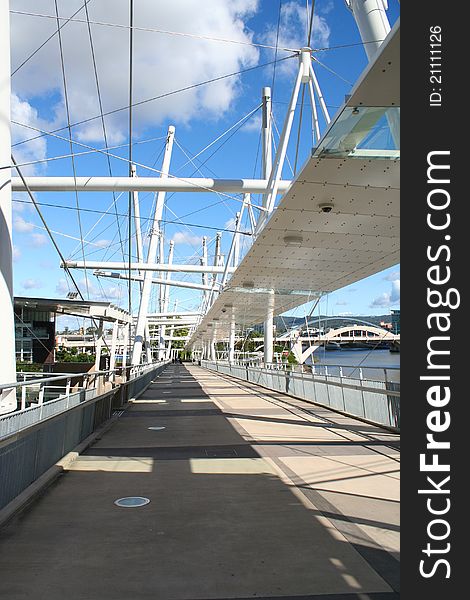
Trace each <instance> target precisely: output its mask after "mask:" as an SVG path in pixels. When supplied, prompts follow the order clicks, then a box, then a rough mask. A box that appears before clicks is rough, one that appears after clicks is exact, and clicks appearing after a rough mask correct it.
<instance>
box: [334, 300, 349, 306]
mask: <svg viewBox="0 0 470 600" xmlns="http://www.w3.org/2000/svg"><path fill="white" fill-rule="evenodd" d="M348 304H349V302H346V300H338V301H337V302H336V306H347V305H348Z"/></svg>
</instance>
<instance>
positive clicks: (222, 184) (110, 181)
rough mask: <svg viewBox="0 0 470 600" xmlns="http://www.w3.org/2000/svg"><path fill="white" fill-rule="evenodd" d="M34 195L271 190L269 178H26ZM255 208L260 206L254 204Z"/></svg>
mask: <svg viewBox="0 0 470 600" xmlns="http://www.w3.org/2000/svg"><path fill="white" fill-rule="evenodd" d="M25 181H26V185H27V186H28V187H29V189H30V190H31V191H32V192H73V191H75V190H77V191H78V192H137V191H145V192H208V191H209V192H220V193H226V194H243V193H251V194H262V193H266V192H267V191H268V190H269V186H268V181H267V180H266V179H244V178H239V179H210V178H202V177H200V178H198V177H188V178H187V179H179V178H176V177H77V178H76V179H74V178H73V177H25ZM291 183H292V181H289V180H282V181H279V183H278V186H277V190H278V192H279V193H281V192H285V191H286V190H287V189H288V188H289V187H290V185H291ZM12 190H13V191H14V192H25V191H27V190H26V187H25V185H24V184H23V182H22V180H21V179H20V178H19V177H13V178H12ZM253 207H254V208H259V207H256V205H253Z"/></svg>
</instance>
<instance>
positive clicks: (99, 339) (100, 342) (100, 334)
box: [95, 319, 104, 371]
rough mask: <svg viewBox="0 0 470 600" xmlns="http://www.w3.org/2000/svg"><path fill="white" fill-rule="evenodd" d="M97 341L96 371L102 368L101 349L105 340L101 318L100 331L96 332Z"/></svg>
mask: <svg viewBox="0 0 470 600" xmlns="http://www.w3.org/2000/svg"><path fill="white" fill-rule="evenodd" d="M96 336H97V337H96V343H95V371H99V370H100V362H101V349H102V348H103V341H104V324H103V319H100V320H99V325H98V331H97V332H96Z"/></svg>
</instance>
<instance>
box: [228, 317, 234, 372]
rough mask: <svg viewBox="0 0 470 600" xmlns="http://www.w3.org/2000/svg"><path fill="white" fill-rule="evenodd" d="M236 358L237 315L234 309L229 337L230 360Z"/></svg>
mask: <svg viewBox="0 0 470 600" xmlns="http://www.w3.org/2000/svg"><path fill="white" fill-rule="evenodd" d="M234 360H235V316H234V314H233V310H232V318H231V320H230V335H229V338H228V361H229V362H233V361H234Z"/></svg>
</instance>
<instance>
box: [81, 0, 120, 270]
mask: <svg viewBox="0 0 470 600" xmlns="http://www.w3.org/2000/svg"><path fill="white" fill-rule="evenodd" d="M83 6H84V8H85V14H86V20H87V29H88V38H89V40H90V51H91V59H92V62H93V72H94V75H95V84H96V93H97V96H98V104H99V108H100V115H101V128H102V130H103V141H104V145H105V146H106V147H107V146H108V136H107V133H106V124H105V121H104V117H103V102H102V98H101V90H100V82H99V78H98V68H97V66H96V57H95V47H94V44H93V35H92V33H91V25H90V16H89V14H88V6H87V3H86V2H84V5H83ZM106 159H107V163H108V171H109V175H110V176H111V177H112V176H113V171H112V168H111V159H110V157H109V156H108V155H107V156H106ZM113 200H114V203H113V204H114V212H115V216H116V224H117V230H118V235H119V241H120V243H121V252H122V260H123V261H124V246H123V245H122V237H121V224H120V222H119V219H118V216H117V205H116V194H115V192H114V191H113Z"/></svg>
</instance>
